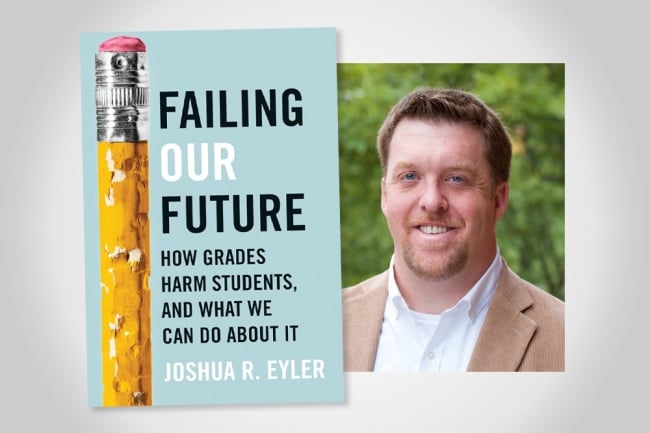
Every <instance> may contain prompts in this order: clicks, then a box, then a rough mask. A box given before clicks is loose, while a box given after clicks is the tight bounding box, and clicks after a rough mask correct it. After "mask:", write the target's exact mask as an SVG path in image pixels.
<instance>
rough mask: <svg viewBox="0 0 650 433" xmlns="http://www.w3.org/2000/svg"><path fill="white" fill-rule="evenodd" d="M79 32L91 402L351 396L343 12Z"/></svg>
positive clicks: (234, 401) (275, 400) (332, 398)
mask: <svg viewBox="0 0 650 433" xmlns="http://www.w3.org/2000/svg"><path fill="white" fill-rule="evenodd" d="M80 42H81V52H80V55H81V97H82V153H83V182H84V191H83V193H84V212H85V214H84V221H85V227H84V238H85V248H86V252H85V258H86V261H85V272H86V309H87V312H86V317H87V354H88V355H87V365H88V369H87V375H88V402H89V405H90V406H93V407H102V406H139V405H142V406H159V405H204V404H260V403H307V402H339V401H342V400H343V394H344V387H343V385H344V384H343V365H342V335H341V293H340V288H341V271H340V228H339V192H338V188H339V184H338V141H337V96H336V92H337V87H336V31H335V29H332V28H305V29H260V30H217V31H170V32H132V33H120V34H115V33H84V34H82V35H81V40H80Z"/></svg>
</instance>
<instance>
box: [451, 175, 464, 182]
mask: <svg viewBox="0 0 650 433" xmlns="http://www.w3.org/2000/svg"><path fill="white" fill-rule="evenodd" d="M464 180H465V179H463V177H462V176H449V181H450V182H452V183H460V182H462V181H464Z"/></svg>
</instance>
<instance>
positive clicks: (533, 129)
mask: <svg viewBox="0 0 650 433" xmlns="http://www.w3.org/2000/svg"><path fill="white" fill-rule="evenodd" d="M564 77H565V75H564V64H539V63H530V64H386V63H382V64H353V63H340V64H338V85H339V96H338V97H339V153H340V159H339V160H340V163H339V164H340V167H339V170H340V171H339V173H340V192H341V246H342V272H343V286H344V287H346V286H349V285H351V284H354V283H357V282H359V281H361V280H362V279H365V278H367V277H369V276H371V275H374V274H376V273H379V272H381V271H383V270H385V269H386V268H387V266H388V262H389V259H390V256H391V254H392V251H393V244H392V240H391V238H390V235H389V233H388V229H387V227H386V224H385V221H384V217H383V214H382V213H381V209H380V205H379V196H380V179H381V170H380V167H379V160H378V157H377V152H376V147H375V144H376V141H375V140H376V134H377V130H378V129H379V126H380V125H381V123H382V122H383V120H384V117H385V116H386V114H387V113H388V110H389V109H390V108H391V107H392V106H393V105H394V104H395V103H396V102H397V101H398V100H399V99H400V98H401V97H402V96H403V95H405V94H406V93H408V92H410V91H412V90H413V89H415V88H417V87H454V88H460V89H463V90H467V91H469V92H472V93H474V94H475V95H477V96H478V97H479V98H481V99H482V100H483V101H485V102H486V103H487V104H488V105H489V106H491V107H492V108H493V109H494V110H495V111H496V112H497V113H498V114H499V115H500V116H501V118H502V120H503V122H504V124H505V125H506V127H507V128H508V130H509V132H510V135H511V138H512V141H513V153H514V154H513V159H512V168H511V177H510V202H509V204H508V209H507V211H506V214H505V215H504V217H503V218H502V219H501V221H499V223H498V224H497V236H498V239H499V247H500V249H501V254H502V255H503V256H504V257H505V258H506V260H507V261H508V264H509V265H510V266H511V267H512V268H513V269H514V270H515V272H517V273H518V274H519V275H520V276H522V277H523V278H525V279H527V280H528V281H530V282H532V283H533V284H536V285H538V286H539V287H541V288H543V289H545V290H547V291H548V292H551V293H552V294H554V295H556V296H558V297H559V298H561V299H564V263H565V261H564Z"/></svg>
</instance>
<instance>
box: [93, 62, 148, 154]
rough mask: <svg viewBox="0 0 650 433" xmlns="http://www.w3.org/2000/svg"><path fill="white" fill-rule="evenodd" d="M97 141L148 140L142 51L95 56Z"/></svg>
mask: <svg viewBox="0 0 650 433" xmlns="http://www.w3.org/2000/svg"><path fill="white" fill-rule="evenodd" d="M95 106H96V110H97V140H98V141H109V142H136V141H143V140H148V139H149V71H148V66H147V53H146V52H112V51H103V52H99V53H97V54H96V55H95Z"/></svg>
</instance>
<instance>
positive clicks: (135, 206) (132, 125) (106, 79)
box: [95, 36, 152, 406]
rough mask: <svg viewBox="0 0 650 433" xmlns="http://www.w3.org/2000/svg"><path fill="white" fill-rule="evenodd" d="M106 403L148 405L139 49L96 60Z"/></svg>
mask: <svg viewBox="0 0 650 433" xmlns="http://www.w3.org/2000/svg"><path fill="white" fill-rule="evenodd" d="M95 77H96V84H95V86H96V87H95V102H96V110H97V141H98V144H97V156H98V160H97V164H98V165H97V168H98V185H99V190H98V193H99V197H98V198H99V248H100V279H101V290H102V297H101V314H102V318H101V323H102V338H101V341H102V382H103V387H104V394H103V404H104V406H138V405H151V398H152V396H151V341H150V335H151V325H150V323H151V319H150V290H149V282H148V280H149V274H150V262H149V257H150V249H149V157H148V139H149V130H148V128H149V78H148V65H147V56H146V47H145V44H144V43H143V42H142V41H141V40H140V39H138V38H134V37H128V36H119V37H115V38H111V39H109V40H107V41H104V42H103V43H102V44H101V45H100V46H99V50H98V52H97V53H96V55H95Z"/></svg>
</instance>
